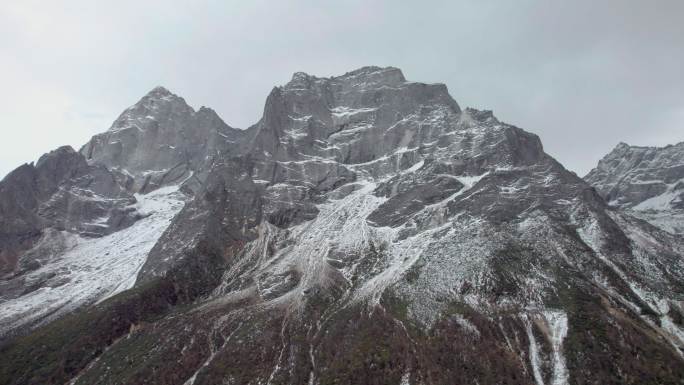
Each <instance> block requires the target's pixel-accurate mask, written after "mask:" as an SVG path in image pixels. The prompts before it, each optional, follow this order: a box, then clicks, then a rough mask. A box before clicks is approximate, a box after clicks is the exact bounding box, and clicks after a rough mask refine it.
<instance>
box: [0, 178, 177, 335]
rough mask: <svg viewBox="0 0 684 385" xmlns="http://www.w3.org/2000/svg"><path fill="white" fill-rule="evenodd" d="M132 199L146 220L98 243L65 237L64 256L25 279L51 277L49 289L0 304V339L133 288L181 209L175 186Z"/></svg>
mask: <svg viewBox="0 0 684 385" xmlns="http://www.w3.org/2000/svg"><path fill="white" fill-rule="evenodd" d="M136 199H137V200H138V202H137V203H136V205H135V209H136V210H137V211H138V212H139V213H140V214H142V215H146V216H145V217H144V218H142V219H140V220H138V221H137V222H136V223H135V224H133V225H132V226H130V227H128V228H126V229H124V230H121V231H119V232H116V233H113V234H110V235H107V236H105V237H102V238H82V237H80V236H78V235H76V234H71V233H66V232H63V233H62V234H61V235H62V236H63V237H65V238H67V244H68V245H69V246H68V249H67V251H66V252H64V253H63V254H62V255H60V256H57V257H56V260H55V261H53V262H51V263H49V264H46V265H44V266H42V267H40V268H38V269H37V270H35V271H32V272H31V273H29V274H28V275H27V278H26V279H27V282H31V281H32V280H39V279H41V277H45V276H53V278H50V279H49V280H48V282H47V283H48V284H47V285H45V286H44V287H41V288H39V289H37V290H35V291H32V292H30V293H27V294H25V295H23V296H20V297H18V298H13V299H10V300H8V301H5V302H3V303H0V308H1V310H0V334H2V333H4V332H5V331H7V330H11V329H14V328H16V327H18V326H21V325H24V324H30V323H32V322H35V321H39V320H41V319H43V318H45V317H56V316H58V315H61V314H64V313H66V312H68V311H70V310H73V309H75V308H77V307H79V306H82V305H84V304H89V303H94V302H96V301H102V300H104V299H106V298H109V297H111V296H113V295H115V294H117V293H120V292H122V291H124V290H127V289H130V288H131V287H133V285H134V283H135V280H136V277H137V275H138V271H139V270H140V268H141V267H142V265H143V263H144V262H145V259H146V258H147V254H148V253H149V251H150V250H151V249H152V247H153V246H154V244H155V243H156V242H157V240H158V239H159V237H160V236H161V235H162V233H163V232H164V230H165V229H166V228H167V226H168V225H169V224H170V222H171V220H172V218H173V217H174V216H175V215H176V214H177V213H178V212H179V211H180V209H181V208H182V207H183V198H182V193H180V192H179V191H178V186H169V187H165V188H162V189H159V190H156V191H154V192H152V193H149V194H147V195H140V194H137V195H136Z"/></svg>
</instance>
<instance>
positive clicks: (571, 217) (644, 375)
mask: <svg viewBox="0 0 684 385" xmlns="http://www.w3.org/2000/svg"><path fill="white" fill-rule="evenodd" d="M158 92H162V91H160V90H154V91H153V92H152V94H155V93H158ZM162 93H163V92H162ZM163 98H171V99H172V100H177V99H176V98H175V97H172V96H162V99H163ZM143 101H145V98H144V99H143ZM141 103H143V104H145V103H144V102H141ZM155 103H156V102H155ZM155 105H156V104H155ZM182 105H183V104H180V103H179V104H178V106H182ZM174 106H175V107H169V108H168V109H167V108H166V107H165V109H164V111H176V112H174V113H172V114H171V115H172V116H176V115H178V116H185V117H186V118H187V117H190V118H187V120H184V121H185V122H186V123H182V124H181V123H178V121H177V120H176V119H177V118H170V120H165V119H162V118H160V117H156V118H155V121H157V122H159V123H155V124H154V125H153V126H150V127H147V126H140V122H141V120H140V119H143V118H141V116H143V117H144V116H147V115H146V114H147V113H148V112H147V110H150V109H152V108H151V107H149V106H148V107H145V108H147V109H143V108H140V109H139V111H138V110H136V111H138V112H136V113H135V114H133V113H132V112H131V114H132V115H131V116H132V117H125V118H124V119H122V118H120V119H119V121H122V122H124V123H115V125H114V127H119V126H126V127H129V128H127V130H129V131H131V132H132V133H134V134H135V135H137V138H141V137H144V138H147V139H145V140H147V141H149V142H147V143H148V144H146V145H144V146H141V145H140V144H139V143H141V142H142V140H139V139H135V140H133V139H131V140H130V141H126V140H121V142H119V143H118V144H117V142H116V139H113V137H112V136H114V135H121V134H117V133H118V132H119V131H117V129H116V128H114V129H113V130H110V132H108V133H105V134H102V135H104V136H98V137H96V138H94V139H93V141H91V142H90V144H88V145H86V146H85V147H84V148H83V149H82V151H81V153H82V154H85V155H86V158H88V159H89V162H88V163H87V164H88V165H89V167H98V166H102V167H106V168H107V169H109V170H114V171H112V172H115V173H118V174H121V175H128V174H131V175H132V177H131V178H132V179H133V181H134V182H126V180H130V179H126V178H123V179H122V178H119V179H117V180H119V183H120V184H121V185H122V186H124V187H125V189H126V191H134V192H137V193H138V194H137V195H136V199H137V200H138V202H141V201H143V202H146V201H148V200H152V199H158V200H164V201H165V202H166V201H170V200H173V201H174V202H178V203H177V204H176V203H174V204H170V206H171V207H173V208H174V209H168V208H167V207H169V206H165V205H161V206H163V207H165V208H164V209H157V211H154V210H153V214H152V215H150V216H149V217H146V218H151V219H149V221H150V222H149V223H144V222H143V221H144V219H140V220H138V221H137V222H135V223H134V224H133V225H131V226H130V227H128V228H127V229H133V228H135V226H137V225H138V224H140V226H141V227H140V228H141V229H142V228H149V227H150V226H152V224H155V226H158V227H159V228H160V229H161V230H160V231H158V232H156V233H155V234H158V238H155V239H154V242H152V241H150V242H148V243H146V245H150V248H149V249H144V250H143V249H142V248H138V249H136V250H141V252H140V253H139V254H137V255H141V257H139V258H137V259H135V261H136V262H137V263H138V264H137V265H136V264H135V263H132V265H134V266H138V268H136V269H128V270H125V269H121V270H119V271H121V272H125V273H126V274H123V273H122V274H121V275H122V276H123V275H126V276H128V277H129V279H130V281H126V282H134V284H132V283H131V284H130V285H123V286H119V287H117V288H115V289H114V290H109V291H108V292H107V293H108V295H106V296H95V297H96V298H98V299H97V301H99V302H98V303H97V304H95V305H91V304H90V303H92V302H83V303H82V304H81V305H79V307H78V309H77V310H75V311H72V312H69V313H68V314H67V315H64V316H62V317H61V318H60V317H57V318H58V319H57V320H56V321H52V322H49V323H44V324H43V325H42V326H40V327H38V328H31V327H30V326H27V325H22V326H15V324H10V326H9V327H8V326H5V328H6V329H9V330H10V331H11V332H10V333H8V334H7V335H8V336H9V337H5V341H4V342H3V343H2V345H1V346H0V357H1V358H2V359H3V361H4V362H9V363H10V364H9V365H5V367H3V368H2V369H1V370H0V378H2V380H3V381H4V382H7V383H64V382H68V381H72V383H75V384H81V383H82V384H90V383H102V384H125V383H130V384H142V383H169V384H215V383H228V384H247V383H263V384H276V383H281V384H357V383H364V384H384V383H392V384H444V383H474V382H476V383H479V384H504V383H510V384H537V385H541V384H566V383H582V384H584V383H592V384H623V383H634V384H636V383H654V384H655V383H673V384H675V383H680V382H681V381H683V380H684V369H683V368H684V365H683V364H684V356H683V350H682V349H684V329H683V328H682V327H683V325H684V316H683V314H684V303H683V302H682V301H683V300H684V269H683V267H684V266H683V265H684V262H683V261H682V256H683V255H684V242H683V241H682V239H681V237H677V236H674V235H672V234H670V233H668V232H665V231H661V230H659V229H657V228H654V227H652V226H649V225H648V224H647V223H644V222H643V221H640V220H638V219H635V218H633V217H632V216H630V215H629V214H627V213H625V212H623V211H620V210H615V209H613V208H611V207H610V206H608V205H607V204H606V203H605V201H604V200H603V199H602V198H601V196H600V195H599V194H598V193H597V192H596V190H595V189H593V188H592V187H591V186H590V185H589V184H587V183H586V182H585V181H584V180H582V179H580V178H578V177H577V176H575V175H574V174H573V173H570V172H568V171H567V170H565V169H564V168H563V166H562V165H560V164H559V163H558V162H556V161H555V160H554V159H553V158H551V157H550V156H549V155H547V154H545V153H544V151H543V148H542V145H541V142H540V140H539V138H538V137H537V136H535V135H533V134H530V133H527V132H525V131H524V130H522V129H520V128H517V127H514V126H511V125H508V124H505V123H503V122H501V121H499V120H498V119H497V118H496V117H494V115H493V114H492V113H491V111H478V110H474V109H465V110H462V109H461V108H460V107H459V105H458V104H457V103H456V102H455V101H454V100H453V99H452V98H451V97H450V96H449V94H448V92H447V89H446V87H445V86H444V85H442V84H423V83H414V82H408V81H406V80H405V78H404V76H403V74H402V73H401V71H399V70H398V69H396V68H378V67H364V68H361V69H359V70H356V71H353V72H349V73H347V74H344V75H342V76H338V77H332V78H318V77H315V76H310V75H307V74H303V73H296V74H295V75H294V76H293V78H292V80H291V81H290V82H289V83H288V84H286V85H285V86H282V87H276V88H275V89H274V90H273V91H272V92H271V94H270V95H269V96H268V98H267V101H266V107H265V109H264V115H263V117H262V119H261V120H260V121H259V122H258V123H257V124H255V125H254V126H252V127H250V128H248V129H247V130H245V131H241V132H234V131H235V130H230V129H227V130H226V129H225V127H223V126H220V125H219V126H213V128H211V127H210V128H206V127H205V128H203V129H201V130H200V129H198V128H197V127H200V126H202V123H200V122H201V120H193V119H194V118H192V117H193V116H195V115H197V114H199V112H196V113H193V112H192V111H190V110H187V109H184V108H181V107H178V106H176V104H175V102H174ZM134 110H135V109H134ZM130 111H131V110H129V112H130ZM183 111H189V112H187V113H186V112H183ZM200 111H201V110H200ZM127 113H128V112H125V113H124V115H122V116H125V115H126V114H127ZM165 116H166V115H165ZM186 118H183V119H186ZM143 120H144V119H143ZM144 121H145V122H146V121H147V120H144ZM129 122H136V123H135V124H137V125H138V128H135V126H134V124H133V123H130V124H129ZM169 127H171V131H173V132H178V131H182V132H186V131H187V130H194V131H192V132H195V133H196V135H193V138H194V139H193V141H197V142H202V141H203V140H206V141H207V143H209V142H211V141H212V140H215V143H216V144H214V145H211V146H203V147H201V149H198V148H195V147H192V146H191V145H190V144H187V142H183V143H186V144H184V146H186V147H185V148H187V149H188V150H187V151H186V152H183V153H182V154H186V153H187V154H189V155H187V156H186V155H182V156H181V155H178V154H177V153H176V152H173V151H171V152H168V153H165V155H163V156H162V155H155V154H154V151H152V150H153V149H159V148H162V147H160V146H158V143H159V142H163V143H168V142H167V139H166V136H165V135H161V134H159V133H161V132H164V131H165V130H167V129H169ZM173 127H176V128H177V129H173ZM202 127H204V126H202ZM148 129H152V130H157V131H156V132H157V133H147V130H148ZM202 130H206V132H208V134H205V133H204V132H205V131H202ZM228 133H230V134H228ZM106 135H110V137H107V138H108V139H104V137H105V136H106ZM127 135H128V134H127ZM202 135H205V136H202ZM217 135H218V136H219V137H222V138H224V137H223V135H226V136H228V138H224V139H227V140H226V141H220V140H218V138H216V136H217ZM179 136H180V137H182V135H180V134H179ZM122 137H123V136H122ZM211 138H214V139H211ZM105 143H109V144H110V145H111V146H109V145H106V146H105V147H106V149H100V150H98V149H99V148H101V147H102V146H103V144H105ZM174 143H176V142H174ZM192 143H196V142H192ZM136 146H137V147H136ZM172 146H176V147H178V146H177V145H176V144H172ZM164 148H166V147H164ZM190 148H195V150H190ZM91 149H93V150H92V151H91ZM208 149H211V150H208ZM155 151H156V150H155ZM160 151H167V150H160ZM195 151H199V152H200V154H199V155H197V154H195ZM116 154H127V155H116ZM212 155H213V156H212ZM176 156H179V157H178V158H176ZM167 157H168V158H170V159H172V160H167ZM134 159H137V160H135V161H134ZM187 159H192V161H186V160H187ZM202 159H204V160H202ZM180 161H183V162H185V163H183V164H184V166H183V169H184V170H185V171H183V172H182V173H179V174H178V175H183V177H180V176H179V177H178V178H177V179H176V178H171V177H168V178H167V177H163V178H157V179H155V180H154V183H152V184H150V183H149V181H148V182H145V179H144V176H145V175H146V173H147V171H148V170H167V169H169V168H172V167H174V164H176V162H180ZM129 168H130V169H129ZM200 171H201V172H200ZM164 173H168V171H164ZM148 174H149V173H148ZM197 174H201V178H199V177H198V180H199V182H191V181H192V180H194V179H193V178H191V177H190V176H191V175H193V176H194V175H197ZM122 181H123V182H122ZM150 181H152V179H150ZM3 183H4V182H3ZM157 186H165V187H163V188H158V187H157ZM179 186H180V190H181V191H186V195H183V193H180V192H177V190H178V188H179ZM183 186H192V188H183ZM136 189H137V190H136ZM148 191H149V192H148ZM139 192H147V194H140V193H139ZM174 194H176V195H174ZM178 194H180V195H178ZM154 197H157V198H154ZM162 197H163V198H162ZM3 199H4V198H3ZM183 202H184V204H183ZM181 206H183V207H182V209H181V208H180V207H181ZM176 212H177V214H176ZM155 213H156V214H155ZM155 215H157V216H158V217H160V218H159V219H158V220H157V219H155ZM171 217H173V219H172V220H169V219H170V218H171ZM125 231H126V230H125V229H124V230H120V231H118V232H116V233H113V235H116V234H126V233H125ZM135 232H136V233H137V231H135ZM109 236H112V235H109ZM107 237H108V236H104V237H100V238H98V239H107ZM122 238H123V239H125V240H127V239H128V236H122ZM152 244H153V246H152ZM98 247H99V248H102V246H101V245H100V246H97V245H94V246H93V250H98V249H99V248H98ZM134 249H135V248H134ZM125 250H127V247H126V246H125V247H121V246H118V245H114V246H112V247H111V248H110V249H109V253H110V254H109V255H107V256H106V257H101V259H97V260H98V261H99V262H100V263H103V262H104V263H116V261H119V260H120V259H121V258H124V259H126V258H127V257H126V255H127V253H126V252H125ZM22 258H24V257H23V256H20V257H19V260H20V261H21V260H22ZM88 274H91V272H90V271H89V272H88ZM125 289H128V290H125ZM111 294H115V295H111ZM25 298H26V297H24V296H18V297H16V298H14V299H13V300H12V301H14V302H12V304H14V306H17V307H19V306H22V305H23V306H26V307H31V306H33V304H34V303H40V300H41V299H40V298H38V300H35V299H34V300H33V301H34V302H29V301H28V300H27V299H25ZM2 305H3V309H4V307H5V306H6V303H3V304H2ZM36 306H38V305H36ZM5 313H6V312H4V311H3V314H5ZM2 324H3V325H7V323H6V322H5V321H3V323H2ZM28 357H31V359H28Z"/></svg>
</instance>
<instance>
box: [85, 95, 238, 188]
mask: <svg viewBox="0 0 684 385" xmlns="http://www.w3.org/2000/svg"><path fill="white" fill-rule="evenodd" d="M240 137H241V131H239V130H236V129H233V128H231V127H229V126H228V125H226V124H225V123H224V122H223V121H222V120H221V118H219V116H218V115H217V114H216V112H214V110H212V109H210V108H207V107H202V108H200V109H199V110H197V111H195V110H194V109H193V108H192V107H190V106H188V105H187V103H185V100H183V98H181V97H179V96H176V95H174V94H172V93H171V92H170V91H168V90H167V89H165V88H163V87H157V88H155V89H153V90H152V91H150V92H149V93H148V94H147V95H145V96H144V97H143V98H142V99H141V100H140V101H139V102H138V103H136V104H135V105H133V106H131V107H129V108H128V109H126V110H125V111H124V112H123V113H122V114H121V116H119V118H117V119H116V121H114V123H113V124H112V127H111V128H110V129H109V130H108V131H106V132H103V133H101V134H98V135H95V136H94V137H93V138H92V139H91V140H90V141H89V142H88V143H87V144H86V145H85V146H83V147H82V148H81V150H80V152H81V154H83V156H85V158H86V159H87V160H88V161H89V162H90V163H93V164H100V165H104V166H106V167H108V168H110V169H113V170H115V171H118V172H120V173H121V174H122V175H121V178H122V179H123V184H124V185H126V187H127V188H129V189H130V190H131V191H134V192H147V191H152V190H154V189H155V188H158V187H160V186H164V185H172V184H178V183H180V182H183V181H187V182H189V183H188V184H189V185H193V186H195V185H196V184H197V183H201V179H203V170H204V169H205V168H206V167H209V165H211V162H213V161H215V160H216V159H217V157H218V156H219V154H220V153H222V152H223V151H225V150H226V149H228V148H232V147H234V148H237V147H238V146H237V145H236V144H235V142H236V141H238V140H239V138H240ZM192 178H199V179H198V180H197V181H193V180H192ZM193 182H194V183H193Z"/></svg>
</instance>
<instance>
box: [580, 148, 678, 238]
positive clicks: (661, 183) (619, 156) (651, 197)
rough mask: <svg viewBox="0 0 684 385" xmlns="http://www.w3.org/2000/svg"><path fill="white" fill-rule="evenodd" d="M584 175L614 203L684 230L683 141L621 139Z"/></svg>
mask: <svg viewBox="0 0 684 385" xmlns="http://www.w3.org/2000/svg"><path fill="white" fill-rule="evenodd" d="M584 179H585V180H586V181H587V182H589V183H590V184H591V185H593V186H594V187H595V188H596V190H597V191H598V192H599V193H600V194H601V196H603V197H604V198H605V199H606V201H608V202H609V203H610V204H611V205H614V206H617V207H619V208H621V209H624V210H627V211H629V212H630V213H631V214H632V215H635V216H637V217H639V218H642V219H644V220H646V221H648V222H650V223H651V224H653V225H655V226H658V227H660V228H662V229H663V230H665V231H669V232H671V233H674V234H684V142H682V143H679V144H675V145H670V146H666V147H638V146H629V145H627V144H625V143H620V144H618V146H617V147H615V149H613V151H611V152H610V153H609V154H608V155H606V156H605V157H604V158H603V159H601V160H600V161H599V164H598V165H597V166H596V168H594V169H593V170H591V171H590V172H589V174H587V176H586V177H585V178H584Z"/></svg>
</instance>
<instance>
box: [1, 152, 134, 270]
mask: <svg viewBox="0 0 684 385" xmlns="http://www.w3.org/2000/svg"><path fill="white" fill-rule="evenodd" d="M134 202H135V198H133V196H132V195H131V194H130V193H128V192H127V191H126V190H125V189H124V188H122V187H121V186H120V185H119V184H118V182H117V180H116V177H115V175H114V174H112V173H111V172H110V171H109V170H108V169H107V168H105V167H102V166H91V165H89V164H88V163H87V162H86V160H85V158H84V157H83V156H82V155H80V154H79V153H77V152H75V151H74V150H73V149H72V148H71V147H60V148H59V149H57V150H55V151H52V152H50V153H48V154H45V155H43V156H42V157H41V158H40V159H39V160H38V162H37V163H36V164H35V165H33V164H26V165H24V166H21V167H19V168H18V169H16V170H14V171H13V172H11V173H10V174H8V175H7V176H6V177H5V179H3V181H2V182H0V256H2V258H1V259H0V261H2V264H0V271H2V272H3V273H11V272H12V271H14V270H15V269H16V268H17V267H18V266H17V263H18V261H19V256H20V255H21V254H22V253H24V252H26V251H27V250H28V249H30V248H31V247H32V246H33V245H34V244H35V243H36V242H37V241H38V240H39V239H40V237H41V236H43V235H44V233H45V230H46V229H48V228H50V229H53V230H57V231H68V232H72V233H77V234H81V235H83V236H87V237H97V236H102V235H105V234H109V233H112V232H115V231H118V230H120V229H122V228H125V227H127V226H130V225H131V224H132V223H133V222H134V221H135V220H136V216H135V214H134V213H133V212H132V211H133V210H132V209H130V208H128V207H127V206H129V205H130V204H132V203H134ZM21 263H22V264H23V267H22V269H30V268H31V266H35V263H36V260H34V259H28V258H24V259H23V260H22V261H21Z"/></svg>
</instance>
